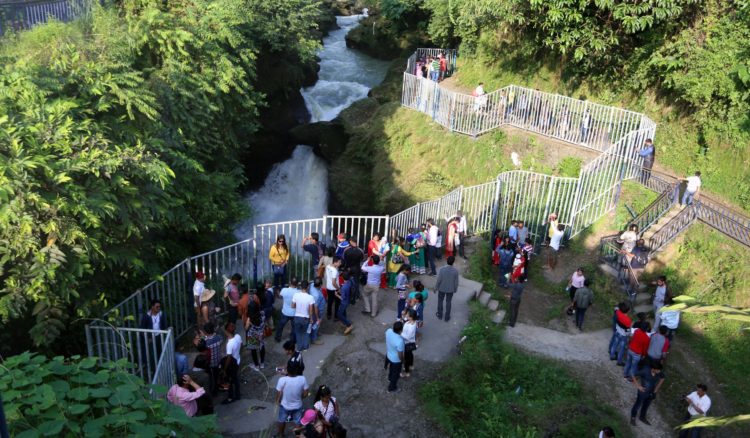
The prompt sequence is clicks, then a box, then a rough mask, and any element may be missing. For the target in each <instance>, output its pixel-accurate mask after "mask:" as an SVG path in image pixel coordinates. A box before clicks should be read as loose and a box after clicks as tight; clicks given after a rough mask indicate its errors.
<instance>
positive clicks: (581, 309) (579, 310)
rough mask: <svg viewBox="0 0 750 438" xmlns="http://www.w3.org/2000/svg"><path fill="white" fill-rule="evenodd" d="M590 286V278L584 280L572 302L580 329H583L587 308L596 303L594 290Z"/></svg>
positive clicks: (577, 325)
mask: <svg viewBox="0 0 750 438" xmlns="http://www.w3.org/2000/svg"><path fill="white" fill-rule="evenodd" d="M589 286H591V281H590V280H589V279H588V278H587V279H585V280H583V285H582V286H581V287H579V288H577V289H576V292H575V294H574V295H573V303H572V304H571V305H572V306H573V307H574V308H575V312H576V327H578V330H580V331H583V317H584V315H586V310H588V308H589V307H591V305H592V304H594V292H593V291H592V290H591V289H590V288H589Z"/></svg>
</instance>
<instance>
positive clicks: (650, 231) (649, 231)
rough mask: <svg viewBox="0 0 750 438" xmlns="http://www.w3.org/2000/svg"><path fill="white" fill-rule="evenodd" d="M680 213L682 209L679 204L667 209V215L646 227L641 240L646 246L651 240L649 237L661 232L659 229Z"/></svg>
mask: <svg viewBox="0 0 750 438" xmlns="http://www.w3.org/2000/svg"><path fill="white" fill-rule="evenodd" d="M681 212H682V208H681V207H680V206H679V204H676V205H674V206H672V208H671V209H669V211H667V213H666V214H665V215H664V216H662V217H661V218H659V220H658V221H656V222H654V223H653V224H651V226H650V227H648V229H647V230H646V232H645V233H643V235H642V236H641V238H642V239H644V240H645V241H646V243H647V244H648V242H649V241H650V240H651V237H653V235H654V234H656V233H657V232H658V231H659V230H661V228H662V227H663V226H664V225H666V224H668V223H669V221H671V220H672V219H673V218H674V217H675V216H677V215H678V214H680V213H681Z"/></svg>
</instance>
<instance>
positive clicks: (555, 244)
mask: <svg viewBox="0 0 750 438" xmlns="http://www.w3.org/2000/svg"><path fill="white" fill-rule="evenodd" d="M564 236H565V225H563V224H558V225H557V230H556V231H555V232H554V233H553V234H552V238H550V240H549V253H548V255H547V265H548V266H549V269H550V270H554V269H555V266H557V255H558V254H559V253H560V245H561V243H562V240H563V237H564Z"/></svg>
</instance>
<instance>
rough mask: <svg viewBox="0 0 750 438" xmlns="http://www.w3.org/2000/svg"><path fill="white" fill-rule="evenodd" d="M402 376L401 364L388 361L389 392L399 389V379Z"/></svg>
mask: <svg viewBox="0 0 750 438" xmlns="http://www.w3.org/2000/svg"><path fill="white" fill-rule="evenodd" d="M400 376H401V362H391V361H388V392H392V391H395V390H396V389H398V386H397V385H398V378H399V377H400Z"/></svg>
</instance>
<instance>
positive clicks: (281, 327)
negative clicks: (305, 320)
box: [276, 313, 295, 342]
mask: <svg viewBox="0 0 750 438" xmlns="http://www.w3.org/2000/svg"><path fill="white" fill-rule="evenodd" d="M293 320H294V317H293V316H287V315H284V314H283V313H282V314H281V318H280V319H279V325H277V326H276V342H281V333H283V332H284V327H286V323H288V322H290V321H293ZM289 339H291V340H293V341H294V340H295V338H294V323H292V334H291V336H290V337H289Z"/></svg>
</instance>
